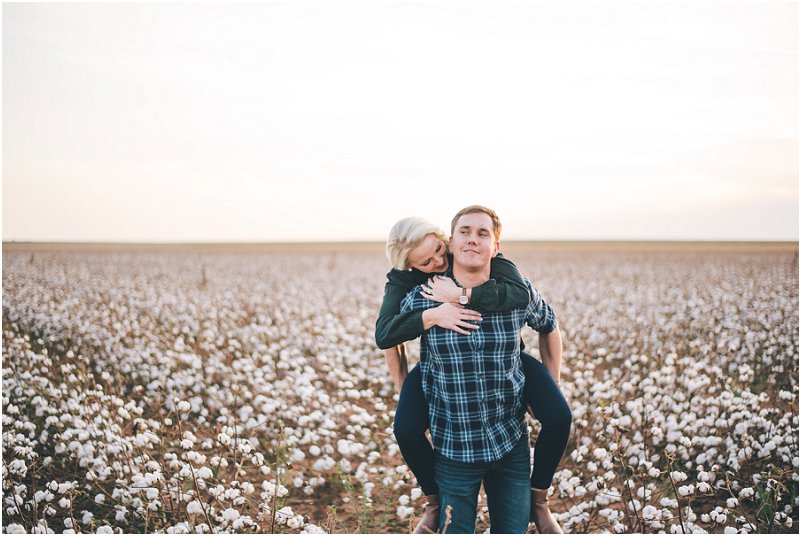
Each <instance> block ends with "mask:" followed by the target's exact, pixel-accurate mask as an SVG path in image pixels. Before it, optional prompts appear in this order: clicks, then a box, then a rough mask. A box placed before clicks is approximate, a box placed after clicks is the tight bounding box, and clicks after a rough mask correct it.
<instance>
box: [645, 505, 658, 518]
mask: <svg viewBox="0 0 801 536" xmlns="http://www.w3.org/2000/svg"><path fill="white" fill-rule="evenodd" d="M658 513H659V510H657V509H656V508H655V507H654V506H651V505H650V504H649V505H648V506H646V507H645V508H643V509H642V517H643V519H656V517H657V514H658Z"/></svg>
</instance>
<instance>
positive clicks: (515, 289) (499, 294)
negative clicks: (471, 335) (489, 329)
mask: <svg viewBox="0 0 801 536" xmlns="http://www.w3.org/2000/svg"><path fill="white" fill-rule="evenodd" d="M470 301H471V302H472V303H473V304H474V305H476V306H478V307H479V308H481V309H485V310H487V311H511V310H512V309H522V308H524V307H528V304H529V302H530V301H531V292H530V291H529V289H528V287H527V286H526V284H525V282H524V281H523V276H521V275H520V272H519V271H518V270H517V266H515V265H514V263H513V262H512V261H510V260H509V259H507V258H506V257H504V256H503V255H501V254H500V253H499V254H498V255H496V256H495V257H494V258H493V259H492V263H491V264H490V279H489V281H487V282H486V283H484V284H483V285H480V286H478V287H475V288H474V289H473V291H472V295H471V300H470Z"/></svg>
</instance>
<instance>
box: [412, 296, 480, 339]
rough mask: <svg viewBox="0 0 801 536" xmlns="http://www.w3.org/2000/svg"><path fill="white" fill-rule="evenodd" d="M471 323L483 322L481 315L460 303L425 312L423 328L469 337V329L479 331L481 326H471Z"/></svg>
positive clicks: (443, 305)
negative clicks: (440, 329) (452, 332)
mask: <svg viewBox="0 0 801 536" xmlns="http://www.w3.org/2000/svg"><path fill="white" fill-rule="evenodd" d="M470 321H474V322H481V313H479V312H478V311H474V310H472V309H465V308H464V306H462V305H459V304H458V303H443V304H442V305H440V306H438V307H434V308H433V309H426V310H425V312H423V328H425V329H430V328H432V327H433V326H439V327H441V328H445V329H450V330H452V331H455V332H456V333H461V334H462V335H469V333H468V332H467V331H466V330H468V329H479V328H480V327H481V326H477V325H475V324H471V323H470Z"/></svg>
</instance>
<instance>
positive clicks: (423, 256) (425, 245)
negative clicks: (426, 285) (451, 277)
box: [408, 234, 448, 274]
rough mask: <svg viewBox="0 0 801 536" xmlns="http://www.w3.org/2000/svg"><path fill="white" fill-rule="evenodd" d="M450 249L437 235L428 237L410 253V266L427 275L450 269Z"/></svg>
mask: <svg viewBox="0 0 801 536" xmlns="http://www.w3.org/2000/svg"><path fill="white" fill-rule="evenodd" d="M447 253H448V248H447V247H445V244H444V243H443V242H442V240H440V239H439V238H437V236H436V235H433V234H430V235H426V237H425V238H424V239H423V241H422V242H420V245H418V246H417V247H416V248H414V249H412V250H411V251H410V252H409V257H408V261H409V266H410V267H412V268H416V269H418V270H420V271H421V272H425V273H427V274H430V273H439V272H444V271H445V270H447V269H448V256H447Z"/></svg>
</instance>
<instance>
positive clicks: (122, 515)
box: [114, 508, 128, 521]
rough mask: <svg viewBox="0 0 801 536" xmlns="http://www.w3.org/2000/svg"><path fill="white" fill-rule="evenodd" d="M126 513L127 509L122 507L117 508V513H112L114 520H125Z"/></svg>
mask: <svg viewBox="0 0 801 536" xmlns="http://www.w3.org/2000/svg"><path fill="white" fill-rule="evenodd" d="M127 514H128V510H127V509H126V508H123V509H122V510H117V513H116V514H115V515H114V520H115V521H125V516H126V515H127Z"/></svg>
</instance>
